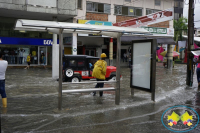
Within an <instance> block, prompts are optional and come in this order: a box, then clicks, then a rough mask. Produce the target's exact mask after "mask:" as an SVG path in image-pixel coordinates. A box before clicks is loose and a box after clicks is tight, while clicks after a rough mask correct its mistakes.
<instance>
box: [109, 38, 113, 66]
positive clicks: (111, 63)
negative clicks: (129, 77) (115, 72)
mask: <svg viewBox="0 0 200 133" xmlns="http://www.w3.org/2000/svg"><path fill="white" fill-rule="evenodd" d="M109 65H110V66H113V38H110V44H109Z"/></svg>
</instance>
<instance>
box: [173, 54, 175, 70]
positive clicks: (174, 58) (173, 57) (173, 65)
mask: <svg viewBox="0 0 200 133" xmlns="http://www.w3.org/2000/svg"><path fill="white" fill-rule="evenodd" d="M174 65H175V58H174V57H173V68H174Z"/></svg>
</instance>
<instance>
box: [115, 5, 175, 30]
mask: <svg viewBox="0 0 200 133" xmlns="http://www.w3.org/2000/svg"><path fill="white" fill-rule="evenodd" d="M173 14H174V8H170V9H166V10H163V11H159V12H156V13H152V14H149V15H146V16H142V17H138V18H134V19H130V20H127V21H122V22H118V23H115V24H113V26H119V27H133V28H137V27H141V26H147V25H151V24H156V23H159V22H164V21H170V20H173V16H174V15H173Z"/></svg>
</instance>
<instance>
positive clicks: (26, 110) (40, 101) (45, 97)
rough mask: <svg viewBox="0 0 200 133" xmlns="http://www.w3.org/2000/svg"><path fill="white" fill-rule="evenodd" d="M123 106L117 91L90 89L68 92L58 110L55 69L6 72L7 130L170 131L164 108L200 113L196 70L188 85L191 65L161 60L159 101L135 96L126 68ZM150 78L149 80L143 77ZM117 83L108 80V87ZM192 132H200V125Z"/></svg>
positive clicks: (123, 70) (3, 124)
mask: <svg viewBox="0 0 200 133" xmlns="http://www.w3.org/2000/svg"><path fill="white" fill-rule="evenodd" d="M121 74H122V76H123V79H122V80H121V90H120V105H115V92H112V91H108V92H104V95H103V97H99V94H98V93H97V95H96V96H92V95H91V94H90V93H72V94H64V93H63V101H62V110H61V111H58V110H57V106H58V82H57V81H55V80H52V78H51V69H42V68H30V69H29V70H24V69H21V68H18V69H13V68H10V69H8V70H7V73H6V93H7V98H8V108H7V110H3V109H1V128H2V132H5V133H8V132H16V133H24V132H33V133H35V132H48V133H76V132H77V133H90V132H91V133H93V132H95V133H122V132H124V133H129V132H130V133H135V132H138V133H160V132H162V133H169V132H171V131H169V130H167V129H166V128H165V127H164V126H163V125H162V122H161V116H162V114H163V112H164V111H165V110H166V109H167V108H169V107H172V106H175V105H186V106H188V107H192V108H193V109H195V110H196V111H197V112H198V113H199V114H200V92H199V91H198V88H197V81H196V74H195V75H194V84H193V87H187V86H186V65H182V64H176V65H175V68H173V70H172V71H169V70H167V69H166V68H164V67H163V66H162V64H161V63H158V64H157V67H156V102H153V101H151V94H150V93H148V92H144V91H140V90H135V94H134V97H131V89H130V69H129V68H121ZM144 82H145V81H144ZM94 86H95V84H87V85H85V84H84V85H68V86H63V90H65V89H83V88H94ZM110 86H114V84H105V85H104V87H110ZM190 132H191V133H199V132H200V126H197V127H196V128H195V129H194V130H192V131H190Z"/></svg>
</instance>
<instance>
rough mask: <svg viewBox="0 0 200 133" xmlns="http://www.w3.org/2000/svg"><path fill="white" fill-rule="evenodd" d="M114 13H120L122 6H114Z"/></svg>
mask: <svg viewBox="0 0 200 133" xmlns="http://www.w3.org/2000/svg"><path fill="white" fill-rule="evenodd" d="M115 14H116V15H118V14H119V15H120V14H122V6H115Z"/></svg>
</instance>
